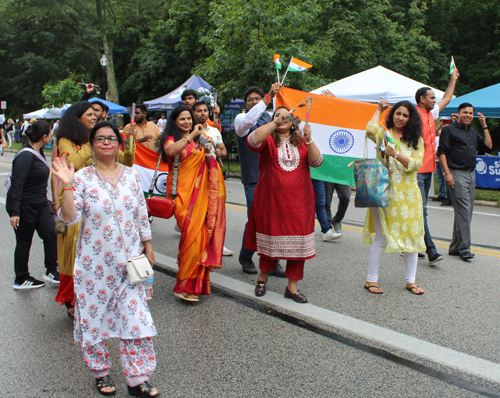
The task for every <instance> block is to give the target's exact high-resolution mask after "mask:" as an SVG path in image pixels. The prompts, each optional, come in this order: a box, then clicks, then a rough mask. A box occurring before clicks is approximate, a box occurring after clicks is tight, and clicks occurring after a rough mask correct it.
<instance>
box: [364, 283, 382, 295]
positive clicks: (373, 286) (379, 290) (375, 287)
mask: <svg viewBox="0 0 500 398" xmlns="http://www.w3.org/2000/svg"><path fill="white" fill-rule="evenodd" d="M364 288H365V289H366V290H368V291H369V292H370V293H372V294H384V291H383V290H382V289H381V288H380V286H379V285H371V286H367V285H366V283H365V286H364ZM371 288H374V289H378V291H377V292H375V291H373V290H370V289H371Z"/></svg>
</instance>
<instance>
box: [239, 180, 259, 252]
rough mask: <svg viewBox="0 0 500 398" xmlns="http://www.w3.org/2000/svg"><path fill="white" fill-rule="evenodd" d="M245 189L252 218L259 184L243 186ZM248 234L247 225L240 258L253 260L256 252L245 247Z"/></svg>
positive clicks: (248, 212) (248, 215) (248, 213)
mask: <svg viewBox="0 0 500 398" xmlns="http://www.w3.org/2000/svg"><path fill="white" fill-rule="evenodd" d="M243 187H244V188H245V198H246V200H247V217H250V210H252V204H253V192H254V191H255V188H256V187H257V183H254V184H243ZM246 233H247V224H246V223H245V230H244V231H243V241H242V242H241V250H240V256H241V257H246V258H249V259H251V258H252V256H253V253H254V252H252V251H250V250H247V249H245V247H244V246H245V235H246Z"/></svg>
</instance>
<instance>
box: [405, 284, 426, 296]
mask: <svg viewBox="0 0 500 398" xmlns="http://www.w3.org/2000/svg"><path fill="white" fill-rule="evenodd" d="M419 288H420V286H412V287H408V286H406V290H409V291H410V292H412V293H413V294H414V295H416V296H420V295H421V294H424V293H425V291H423V292H419V291H418V289H419ZM413 289H416V290H415V291H413Z"/></svg>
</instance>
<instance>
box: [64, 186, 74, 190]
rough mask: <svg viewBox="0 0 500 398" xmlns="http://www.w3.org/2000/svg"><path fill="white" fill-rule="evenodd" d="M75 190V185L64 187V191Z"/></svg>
mask: <svg viewBox="0 0 500 398" xmlns="http://www.w3.org/2000/svg"><path fill="white" fill-rule="evenodd" d="M74 190H75V186H74V185H73V186H71V188H64V187H63V191H74Z"/></svg>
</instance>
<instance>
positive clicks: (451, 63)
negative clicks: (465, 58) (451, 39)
mask: <svg viewBox="0 0 500 398" xmlns="http://www.w3.org/2000/svg"><path fill="white" fill-rule="evenodd" d="M455 69H457V67H456V65H455V60H454V59H453V55H452V56H451V62H450V75H452V74H453V71H454V70H455Z"/></svg>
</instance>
